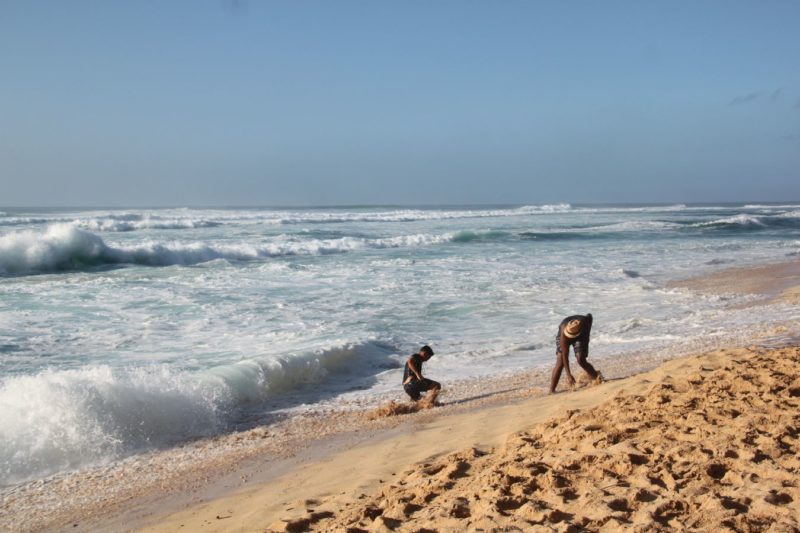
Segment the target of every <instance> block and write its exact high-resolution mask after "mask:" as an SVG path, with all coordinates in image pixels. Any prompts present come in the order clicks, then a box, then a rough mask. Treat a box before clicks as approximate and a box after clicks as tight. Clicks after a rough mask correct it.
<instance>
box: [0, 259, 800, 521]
mask: <svg viewBox="0 0 800 533" xmlns="http://www.w3.org/2000/svg"><path fill="white" fill-rule="evenodd" d="M781 265H793V266H792V267H789V268H790V269H791V268H795V270H794V271H793V274H792V275H787V276H784V283H788V282H787V281H786V280H787V279H788V280H791V283H789V284H788V285H786V286H782V287H781V291H780V292H779V293H778V295H777V297H776V296H775V295H774V294H771V293H770V295H769V296H770V298H771V299H767V298H762V299H760V300H753V301H751V302H748V305H761V304H770V303H775V302H776V301H783V300H779V299H776V298H783V296H784V295H785V294H789V295H792V294H797V287H798V286H800V268H797V265H798V263H797V262H793V263H782V264H779V265H766V266H758V267H744V268H736V269H728V270H733V271H736V276H737V277H738V278H739V279H743V278H746V276H747V271H750V272H752V273H753V275H754V276H756V277H760V278H763V277H765V276H766V277H767V278H768V279H769V277H770V275H771V273H772V272H773V271H774V270H773V269H775V268H786V267H784V266H781ZM725 272H727V271H725V270H723V271H720V272H717V273H713V274H710V275H708V276H703V277H702V278H699V279H705V278H715V276H716V277H717V278H715V279H719V280H722V281H719V282H718V283H717V284H716V286H714V285H713V284H707V285H706V286H701V285H697V286H694V287H692V286H684V287H685V288H688V289H690V290H701V291H715V292H719V291H720V289H729V288H730V287H731V286H732V285H731V284H730V280H729V279H726V278H725V277H724V273H725ZM675 283H676V285H675V286H676V287H677V286H681V285H679V284H681V283H687V280H683V281H679V282H675ZM792 283H793V284H792ZM735 286H736V287H737V288H740V286H741V285H740V284H737V285H735ZM756 287H757V288H758V285H757V284H756ZM752 290H753V291H755V289H752ZM749 294H764V293H763V292H762V293H759V292H757V291H755V292H750V293H749ZM789 302H792V300H789ZM797 331H798V329H797V327H796V325H793V324H791V323H790V324H771V325H770V327H769V328H768V330H767V331H764V330H761V331H753V332H736V334H737V335H738V342H735V341H734V342H732V341H731V339H727V340H726V341H724V342H723V340H721V339H718V338H713V339H709V342H708V343H707V345H706V346H705V347H702V346H697V345H694V344H693V343H688V344H686V345H681V344H672V345H670V346H669V347H668V348H666V349H665V350H663V352H664V353H659V354H657V355H651V356H649V357H646V356H643V355H641V354H638V355H637V354H628V355H626V357H625V358H624V360H622V361H614V357H611V356H608V357H603V358H595V359H592V360H593V362H595V363H597V364H598V368H599V369H600V370H601V371H602V372H603V373H604V375H605V376H606V378H607V379H609V383H608V384H606V385H603V386H602V387H599V388H594V389H586V390H579V391H576V392H575V393H573V394H568V395H562V394H558V395H556V396H551V397H548V396H545V394H544V393H545V391H546V389H545V387H546V385H547V381H548V379H549V371H550V368H549V367H546V368H539V369H534V370H530V371H526V372H522V373H516V374H513V375H507V376H500V377H495V378H492V379H491V380H469V381H465V382H461V383H456V384H454V386H453V387H451V389H452V390H450V391H447V393H446V394H444V395H443V400H444V402H445V405H444V406H443V407H440V408H437V409H436V410H434V411H432V412H422V413H416V414H414V415H405V416H401V417H393V418H385V419H379V420H373V421H370V420H367V418H368V414H369V411H366V410H364V409H363V406H361V407H362V409H361V410H360V411H358V410H357V411H356V412H353V411H347V410H335V411H330V412H325V413H318V414H312V415H307V414H297V415H296V416H292V417H291V418H289V419H286V420H283V421H281V422H279V423H278V424H276V425H275V426H266V427H257V428H254V429H250V430H247V431H242V432H237V433H232V434H226V435H221V436H218V437H214V438H210V439H201V440H199V441H197V442H193V443H188V444H186V445H183V446H180V447H178V448H175V449H170V450H164V451H158V452H151V453H147V454H142V455H136V456H133V457H130V458H128V459H123V460H122V461H119V462H116V463H114V464H113V465H111V466H109V467H100V468H98V469H90V470H88V471H80V472H76V473H71V474H66V475H61V476H55V477H52V478H48V479H45V480H38V481H34V482H30V483H26V484H23V485H20V486H17V487H13V488H11V489H10V490H4V491H2V493H0V494H2V499H0V503H1V504H2V509H3V510H4V513H3V514H4V515H5V516H8V517H12V518H10V519H9V521H8V522H6V523H5V524H4V523H2V522H0V528H3V527H8V528H9V529H21V530H41V529H60V528H63V527H65V525H69V526H70V527H71V528H72V529H73V530H75V531H83V530H89V529H91V530H97V529H100V530H109V529H114V530H118V529H125V530H130V529H138V528H140V527H147V526H153V527H156V528H158V525H157V524H158V523H160V522H163V521H164V520H167V522H166V523H172V522H171V521H170V520H169V519H167V518H165V517H167V516H169V515H171V514H173V512H174V511H176V510H179V509H188V510H189V511H187V512H197V511H198V509H203V508H205V507H206V506H208V505H211V504H208V503H204V502H209V501H211V502H220V501H238V500H236V498H238V497H239V496H231V495H239V494H241V493H242V491H244V493H249V492H250V491H252V490H255V489H252V488H251V487H253V486H254V485H258V486H260V487H262V488H263V487H267V486H273V485H276V483H277V485H278V486H279V485H280V483H279V482H278V480H279V479H282V476H287V475H291V474H292V473H295V474H296V473H297V472H299V471H301V470H302V469H304V468H310V467H312V466H314V465H320V464H327V463H329V462H330V461H335V460H336V459H335V458H336V457H339V456H341V455H342V454H346V453H348V452H349V451H350V450H351V449H353V448H357V447H362V446H373V445H378V444H379V443H381V442H395V446H396V443H397V442H399V440H398V439H401V438H402V437H403V435H404V434H406V433H410V434H412V435H413V434H415V433H416V432H418V431H420V430H421V429H424V428H425V427H426V426H428V425H431V424H433V425H436V424H446V423H448V421H450V422H451V423H455V422H454V421H456V420H458V419H459V417H466V419H469V417H481V416H483V417H484V418H485V417H486V416H488V415H487V413H490V412H497V413H500V412H502V413H504V414H503V415H502V416H499V415H498V416H496V417H490V418H503V417H507V418H510V419H511V420H516V421H517V423H522V421H521V420H519V419H517V418H514V415H513V414H511V413H510V412H509V411H513V409H514V408H518V407H519V406H520V405H528V404H529V403H530V402H534V403H535V404H536V405H535V406H533V407H535V409H536V410H537V412H538V411H544V409H540V407H541V406H543V405H549V399H550V398H558V399H564V398H572V397H573V396H580V395H581V394H584V395H586V392H587V391H592V390H595V389H597V390H603V389H609V390H610V389H612V386H611V384H616V383H617V382H618V381H619V380H620V379H621V378H623V377H624V376H627V378H626V379H635V378H636V376H637V375H642V373H643V372H647V371H651V370H652V369H653V368H654V367H659V366H663V365H668V364H670V361H675V360H678V359H679V358H685V357H686V356H687V354H692V353H694V354H696V353H698V352H700V351H708V349H710V348H712V347H719V346H723V345H724V346H726V347H744V346H746V345H747V344H748V343H752V342H754V339H757V338H758V337H761V338H765V337H766V338H768V337H770V336H772V337H776V338H783V339H785V340H786V341H787V342H789V340H788V338H787V333H796V332H797ZM731 333H733V332H731ZM733 338H737V337H733ZM665 361H666V362H665ZM579 374H580V371H579V370H577V369H576V376H578V375H579ZM562 381H563V380H562ZM562 384H563V383H562ZM487 389H488V390H487ZM588 396H592V398H593V399H592V400H588V401H589V402H596V401H597V400H598V399H597V398H596V397H594V396H593V395H592V394H589V395H588ZM570 401H572V400H570ZM575 401H578V400H575ZM373 407H374V406H373ZM556 411H558V409H556V410H554V411H552V412H551V411H547V412H548V413H551V414H556ZM524 423H532V421H531V420H526V421H525V422H524ZM493 427H494V430H493V431H494V434H493V437H492V439H494V440H493V441H492V442H494V443H495V445H497V442H498V439H501V438H504V437H505V436H506V435H507V434H509V433H511V432H513V431H512V430H515V429H519V428H518V427H513V428H512V427H511V426H503V427H502V428H498V427H496V426H493ZM504 431H505V433H504ZM309 434H312V435H314V437H313V438H312V439H311V440H309V439H308V438H307V437H306V436H307V435H309ZM440 448H441V447H440ZM441 453H444V452H441ZM424 459H425V457H422V458H419V460H424ZM412 462H413V461H409V462H408V463H406V464H404V465H403V466H404V467H406V466H409V465H410V464H411V463H412ZM131 477H133V481H134V482H133V484H132V485H125V483H121V481H124V480H126V479H129V478H131ZM376 479H379V478H376ZM374 481H375V480H372V482H374ZM304 490H307V489H304ZM314 490H317V489H316V488H315V489H314ZM98 491H100V492H102V493H103V494H104V496H103V497H102V498H99V499H98V498H97V494H98ZM312 492H313V491H312ZM232 497H233V498H234V500H229V498H232ZM192 509H194V511H192ZM275 511H276V512H277V511H278V510H277V509H275ZM23 514H24V515H26V517H25V518H23V519H22V520H19V519H18V520H13V517H16V518H19V517H20V515H23ZM216 516H225V515H223V514H219V513H217V514H215V515H214V517H216ZM231 516H233V515H231ZM219 520H220V523H219V527H220V528H221V529H220V530H227V529H230V528H232V527H234V526H233V522H231V521H229V520H228V519H219ZM214 521H215V522H216V521H217V519H216V518H214ZM173 525H174V524H173ZM253 525H254V524H253ZM266 525H267V523H262V524H261V525H260V527H262V528H263V527H266ZM73 526H74V527H73ZM198 527H199V525H198ZM204 527H206V528H207V529H208V528H209V527H210V524H205V525H204ZM237 527H238V526H237ZM209 530H216V529H215V528H214V527H210V529H209Z"/></svg>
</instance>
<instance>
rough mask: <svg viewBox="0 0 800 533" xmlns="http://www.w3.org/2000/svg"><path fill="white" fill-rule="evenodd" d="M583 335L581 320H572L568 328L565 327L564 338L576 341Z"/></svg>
mask: <svg viewBox="0 0 800 533" xmlns="http://www.w3.org/2000/svg"><path fill="white" fill-rule="evenodd" d="M580 334H581V321H580V320H570V321H569V322H568V323H567V325H566V326H564V336H565V337H567V338H568V339H574V338H575V337H577V336H578V335H580Z"/></svg>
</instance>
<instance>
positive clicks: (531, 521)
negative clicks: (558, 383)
mask: <svg viewBox="0 0 800 533" xmlns="http://www.w3.org/2000/svg"><path fill="white" fill-rule="evenodd" d="M669 366H670V365H665V366H664V367H662V368H661V369H660V370H659V371H656V372H654V373H651V374H650V375H649V376H648V377H647V378H645V377H642V378H640V379H641V380H642V381H643V382H648V381H651V380H653V381H652V383H651V386H650V387H649V389H648V390H647V391H646V392H644V393H643V394H639V393H626V392H625V391H624V390H620V391H619V393H618V394H617V395H615V396H614V397H613V398H612V399H610V400H609V401H607V402H605V403H603V404H602V405H599V406H597V407H594V408H591V409H586V410H570V411H568V412H567V413H566V414H564V415H563V416H560V417H557V418H554V419H551V420H549V421H547V422H545V423H543V424H540V425H537V426H536V427H533V428H531V429H529V430H527V431H524V432H522V433H519V434H516V435H514V436H513V437H511V438H510V439H509V440H508V442H507V443H506V444H505V445H504V446H502V447H500V448H499V449H496V450H489V451H482V450H478V449H476V448H473V447H467V448H465V449H463V450H461V451H458V452H456V453H452V454H449V455H448V456H446V457H443V458H441V459H437V460H434V461H430V462H427V463H424V464H418V465H415V466H414V467H412V468H411V469H410V470H408V471H406V472H404V473H403V474H402V475H401V476H400V477H399V478H397V479H396V480H395V481H394V482H393V483H387V484H385V485H384V486H383V487H381V488H380V489H379V490H377V491H375V492H374V493H372V494H371V495H369V496H367V497H366V498H363V499H358V500H356V501H351V502H347V503H346V504H345V505H344V506H339V507H337V506H334V507H329V506H326V505H325V503H324V502H320V504H319V505H316V506H314V507H315V508H314V509H313V510H312V511H309V512H307V513H306V516H304V517H300V518H298V519H295V520H293V521H283V522H278V523H274V524H272V525H271V528H272V529H282V530H293V529H295V530H296V529H306V528H311V529H314V530H320V531H323V530H324V531H334V530H342V531H344V530H347V531H372V530H375V529H376V526H380V527H379V529H383V528H386V529H389V530H398V531H419V530H420V528H425V530H426V531H431V530H442V531H457V530H458V531H475V530H486V531H489V530H496V529H501V530H504V531H508V530H515V529H517V528H518V529H520V530H530V528H531V527H533V526H550V527H554V528H557V529H558V530H562V529H563V528H564V527H565V526H567V527H569V526H573V529H575V530H578V529H580V530H584V529H585V530H598V529H601V528H605V527H615V528H618V527H625V528H632V529H634V530H649V531H652V530H659V529H663V530H665V531H666V530H670V529H673V528H679V529H692V530H709V531H711V530H720V529H723V528H731V529H734V530H738V531H765V530H767V529H770V528H771V527H773V526H774V527H775V528H776V529H775V530H776V531H791V530H795V531H796V530H797V529H796V528H798V527H800V511H798V509H799V507H798V505H800V485H799V483H800V476H798V473H799V472H800V470H799V469H800V459H798V457H797V452H798V445H799V444H800V441H798V436H799V435H800V411H799V410H798V407H800V349H798V348H784V349H777V350H757V349H754V350H737V351H731V352H724V351H723V352H717V353H715V354H712V355H708V356H706V357H700V358H695V359H694V360H691V361H690V362H688V364H684V365H682V366H683V368H681V369H679V371H678V372H675V373H674V375H673V372H672V371H671V370H672V369H670V368H669ZM673 368H674V366H673ZM681 370H682V371H681ZM654 378H656V379H654ZM568 530H569V529H568ZM770 530H771V529H770Z"/></svg>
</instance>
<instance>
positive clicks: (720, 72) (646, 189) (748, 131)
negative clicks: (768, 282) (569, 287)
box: [0, 0, 800, 206]
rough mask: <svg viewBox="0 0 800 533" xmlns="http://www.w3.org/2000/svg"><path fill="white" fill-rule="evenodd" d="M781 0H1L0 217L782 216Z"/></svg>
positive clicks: (795, 65) (784, 35)
mask: <svg viewBox="0 0 800 533" xmlns="http://www.w3.org/2000/svg"><path fill="white" fill-rule="evenodd" d="M798 20H800V2H795V1H784V2H781V1H771V0H764V1H751V2H740V1H735V0H725V1H710V0H699V1H689V0H685V1H648V2H641V1H629V2H622V1H605V2H589V1H585V2H578V1H548V2H546V1H533V0H529V1H514V0H503V1H489V0H486V1H470V0H459V1H447V0H425V1H422V0H403V1H395V2H389V1H380V0H362V1H348V0H337V1H332V0H322V1H312V0H285V1H276V2H266V1H265V2H256V1H252V0H251V1H249V2H247V1H245V0H237V1H233V0H214V1H205V0H194V1H170V2H158V1H138V2H122V1H111V0H103V1H97V2H91V1H81V0H76V1H74V2H63V1H60V0H59V1H49V2H47V1H37V0H31V1H25V0H19V1H11V0H6V1H4V2H2V3H0V205H4V206H203V205H219V206H222V205H225V206H234V205H251V206H253V205H268V206H279V205H364V204H381V205H389V204H391V205H399V204H404V205H430V204H439V205H441V204H540V203H553V202H568V203H573V204H576V203H602V202H715V201H755V200H759V201H788V200H800V37H798V35H800V33H798V31H797V27H798V26H797V22H798Z"/></svg>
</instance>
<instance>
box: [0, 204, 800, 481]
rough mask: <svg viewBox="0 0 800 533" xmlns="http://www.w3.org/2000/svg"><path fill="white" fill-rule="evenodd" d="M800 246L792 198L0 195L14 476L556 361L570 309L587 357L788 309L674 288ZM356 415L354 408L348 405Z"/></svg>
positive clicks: (651, 346)
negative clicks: (25, 205)
mask: <svg viewBox="0 0 800 533" xmlns="http://www.w3.org/2000/svg"><path fill="white" fill-rule="evenodd" d="M799 254H800V204H795V203H792V204H783V205H778V204H764V205H741V204H737V205H638V206H634V205H617V206H615V205H599V206H597V205H595V206H591V205H569V204H557V205H526V206H502V207H498V206H462V207H425V208H407V207H393V206H388V207H342V208H330V207H319V208H303V209H300V208H296V209H294V208H292V209H275V208H247V209H245V208H236V209H233V208H230V209H227V208H204V209H195V208H192V209H189V208H174V209H61V210H57V209H16V208H0V485H3V486H9V485H13V484H17V483H21V482H24V481H27V480H31V479H39V478H42V477H45V476H48V475H51V474H56V473H60V472H65V471H70V470H75V469H80V468H85V467H88V466H91V465H97V464H104V463H108V462H109V461H116V460H119V459H122V458H125V457H129V456H131V455H134V454H137V453H142V452H145V451H149V450H157V449H163V448H166V447H171V446H175V445H178V444H181V443H183V442H187V441H189V440H191V439H195V438H198V437H206V436H213V435H218V434H221V433H225V432H230V431H233V430H235V429H237V428H240V427H243V426H245V425H248V424H249V425H252V424H254V423H261V422H263V423H268V420H269V418H268V415H269V414H270V413H274V412H281V413H289V415H291V413H292V412H295V411H307V410H314V409H322V408H325V409H331V408H337V406H342V408H344V407H343V406H353V405H362V406H369V405H372V404H374V402H376V401H377V399H378V398H383V397H386V395H391V394H395V395H396V397H397V398H401V397H402V390H401V387H400V381H401V376H402V364H403V362H404V361H405V359H406V358H407V356H408V354H410V353H411V352H414V351H416V350H418V348H419V347H420V346H421V345H423V344H430V345H431V346H432V347H433V348H434V350H435V351H436V355H435V357H434V358H433V359H431V361H430V362H429V363H426V367H425V372H426V374H427V375H430V376H431V377H432V378H434V379H436V380H438V381H441V382H442V383H443V384H444V386H445V388H446V387H447V383H448V382H453V381H457V380H469V379H479V378H482V377H486V376H499V375H507V374H513V373H515V372H521V371H525V370H529V369H531V368H537V367H540V368H545V367H549V366H550V365H552V364H553V359H554V347H553V337H554V335H555V332H556V328H557V326H558V323H559V322H560V320H561V319H562V318H563V317H564V316H567V315H570V314H575V313H587V312H591V313H593V315H594V328H593V332H592V340H591V352H590V360H592V359H599V360H602V359H603V358H610V357H614V358H624V357H628V356H632V354H642V353H649V354H657V353H659V351H660V350H665V349H666V348H667V347H670V346H674V345H675V344H676V343H684V344H686V343H693V342H696V343H698V344H702V343H703V342H704V341H707V340H708V339H718V338H723V337H727V336H730V335H731V332H736V331H749V330H752V329H757V328H759V327H760V326H761V325H762V324H765V323H769V322H770V321H774V320H777V319H780V318H782V317H787V316H792V317H797V311H796V310H794V309H791V308H787V307H785V306H780V305H773V306H767V307H760V308H759V311H758V313H754V312H753V311H752V309H746V308H740V307H741V306H735V305H734V306H733V307H732V304H736V303H738V302H740V301H746V300H747V298H751V297H747V296H734V295H699V294H696V293H692V292H690V291H688V290H685V289H676V288H668V287H669V286H668V285H667V282H669V281H670V280H675V279H680V278H685V277H690V276H695V275H700V274H703V273H707V272H712V271H714V270H719V269H721V268H725V267H733V266H744V265H753V264H759V263H769V262H780V261H787V260H790V259H792V258H796V257H797V256H798V255H799ZM348 408H352V407H348Z"/></svg>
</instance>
